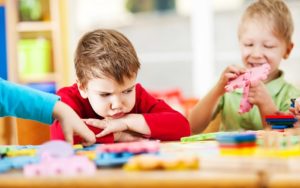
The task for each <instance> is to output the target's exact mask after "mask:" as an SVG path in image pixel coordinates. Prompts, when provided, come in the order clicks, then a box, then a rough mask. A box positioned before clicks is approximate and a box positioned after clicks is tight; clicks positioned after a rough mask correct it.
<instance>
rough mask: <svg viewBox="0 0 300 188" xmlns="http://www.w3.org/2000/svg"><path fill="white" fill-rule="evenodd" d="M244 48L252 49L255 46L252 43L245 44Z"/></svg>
mask: <svg viewBox="0 0 300 188" xmlns="http://www.w3.org/2000/svg"><path fill="white" fill-rule="evenodd" d="M244 46H246V47H251V46H253V44H252V43H244Z"/></svg>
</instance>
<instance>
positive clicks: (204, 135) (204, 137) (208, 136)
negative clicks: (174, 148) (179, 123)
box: [180, 132, 223, 142]
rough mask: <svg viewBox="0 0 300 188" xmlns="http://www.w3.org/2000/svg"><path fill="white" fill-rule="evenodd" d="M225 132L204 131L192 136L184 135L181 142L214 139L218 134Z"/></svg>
mask: <svg viewBox="0 0 300 188" xmlns="http://www.w3.org/2000/svg"><path fill="white" fill-rule="evenodd" d="M220 134H223V132H214V133H202V134H196V135H192V136H187V137H182V138H181V139H180V141H181V142H196V141H204V140H214V139H215V138H216V136H217V135H220Z"/></svg>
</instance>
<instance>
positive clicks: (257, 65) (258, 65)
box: [248, 62, 266, 68]
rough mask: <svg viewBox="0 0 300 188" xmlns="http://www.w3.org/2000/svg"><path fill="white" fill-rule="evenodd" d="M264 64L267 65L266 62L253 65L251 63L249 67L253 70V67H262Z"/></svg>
mask: <svg viewBox="0 0 300 188" xmlns="http://www.w3.org/2000/svg"><path fill="white" fill-rule="evenodd" d="M263 64H266V63H265V62H264V63H252V62H249V63H248V65H249V66H250V68H253V67H260V66H262V65H263Z"/></svg>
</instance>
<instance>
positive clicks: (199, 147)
mask: <svg viewBox="0 0 300 188" xmlns="http://www.w3.org/2000/svg"><path fill="white" fill-rule="evenodd" d="M205 144H206V146H204V145H205ZM214 144H215V143H213V142H211V143H209V144H207V143H203V144H199V143H198V144H192V143H191V144H181V143H178V142H177V143H162V144H161V145H162V147H161V150H162V151H163V152H165V153H172V152H174V153H176V152H180V153H181V154H187V153H188V152H192V151H197V152H199V151H201V152H202V151H203V152H205V153H207V152H211V151H213V150H209V151H208V149H209V148H210V147H212V148H213V146H214ZM212 155H213V154H212ZM203 165H204V164H203ZM261 185H262V178H261V175H260V174H259V173H257V172H256V171H248V170H245V169H243V170H222V171H221V170H213V169H205V168H203V169H201V161H200V169H198V170H187V171H163V170H157V171H134V172H132V171H125V170H123V169H121V168H99V169H98V170H97V172H96V173H95V174H94V175H93V176H76V177H66V176H56V177H34V178H29V177H24V176H23V174H22V172H21V171H20V170H19V171H18V170H13V171H9V172H7V173H4V174H0V187H60V188H64V187H184V188H186V187H199V186H200V187H261Z"/></svg>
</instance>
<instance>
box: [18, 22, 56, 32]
mask: <svg viewBox="0 0 300 188" xmlns="http://www.w3.org/2000/svg"><path fill="white" fill-rule="evenodd" d="M52 29H53V27H52V23H51V22H45V21H42V22H19V23H18V24H17V31H19V32H35V31H36V32H38V31H51V30H52Z"/></svg>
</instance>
